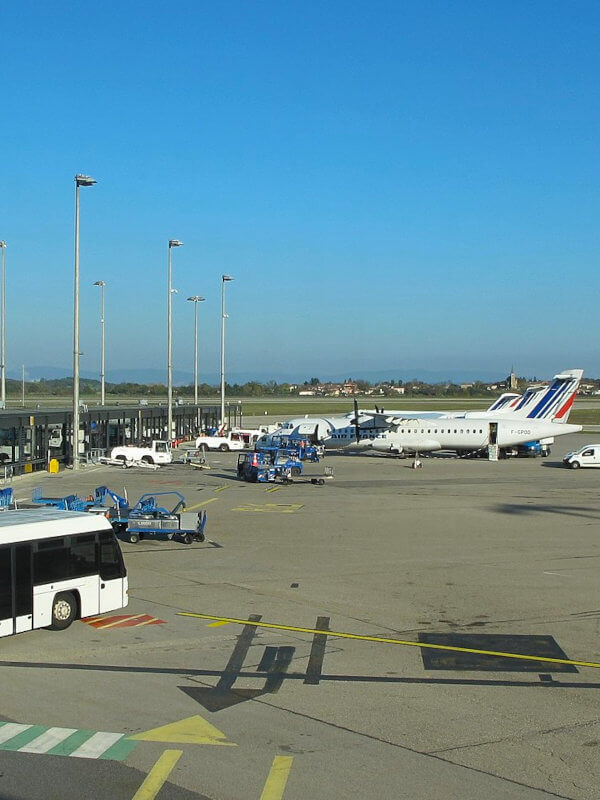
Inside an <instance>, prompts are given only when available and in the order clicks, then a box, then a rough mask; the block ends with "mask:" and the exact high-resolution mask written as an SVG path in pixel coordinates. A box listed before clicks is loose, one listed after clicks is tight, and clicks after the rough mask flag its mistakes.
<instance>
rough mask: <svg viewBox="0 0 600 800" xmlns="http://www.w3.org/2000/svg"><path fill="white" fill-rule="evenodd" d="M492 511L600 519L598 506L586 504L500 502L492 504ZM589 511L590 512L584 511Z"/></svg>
mask: <svg viewBox="0 0 600 800" xmlns="http://www.w3.org/2000/svg"><path fill="white" fill-rule="evenodd" d="M490 510H491V511H495V512H496V513H497V514H523V515H528V514H538V513H539V512H540V511H541V512H546V513H547V514H562V515H564V516H567V517H583V518H584V519H592V520H600V512H599V511H598V509H596V508H586V507H585V506H554V505H545V504H537V503H536V504H535V505H521V504H517V503H499V504H498V505H495V506H490ZM582 512H589V513H582Z"/></svg>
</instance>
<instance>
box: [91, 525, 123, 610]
mask: <svg viewBox="0 0 600 800" xmlns="http://www.w3.org/2000/svg"><path fill="white" fill-rule="evenodd" d="M98 538H99V556H100V557H99V559H98V562H99V563H98V571H99V573H100V598H99V602H100V613H102V612H103V611H112V610H113V609H115V608H122V607H123V606H125V605H127V594H126V585H124V583H125V582H124V581H123V578H124V577H125V576H126V575H127V572H126V570H125V564H124V562H123V556H122V554H121V548H120V547H119V543H118V542H117V540H116V538H115V535H114V533H113V532H112V531H102V532H101V533H100V534H99V535H98Z"/></svg>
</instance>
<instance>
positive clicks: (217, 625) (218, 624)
mask: <svg viewBox="0 0 600 800" xmlns="http://www.w3.org/2000/svg"><path fill="white" fill-rule="evenodd" d="M221 625H229V622H223V621H221V622H209V623H208V625H207V626H206V627H207V628H220V627H221Z"/></svg>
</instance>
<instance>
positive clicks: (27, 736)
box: [0, 725, 48, 750]
mask: <svg viewBox="0 0 600 800" xmlns="http://www.w3.org/2000/svg"><path fill="white" fill-rule="evenodd" d="M47 730H48V726H47V725H32V726H31V727H30V728H28V729H27V730H26V731H23V733H18V734H17V735H16V736H13V738H12V739H9V740H8V741H7V742H2V744H0V750H18V749H19V748H20V747H23V746H24V745H26V744H29V742H32V741H33V740H34V739H37V737H38V736H41V735H42V733H45V732H46V731H47Z"/></svg>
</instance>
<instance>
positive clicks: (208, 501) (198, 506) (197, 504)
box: [185, 497, 219, 511]
mask: <svg viewBox="0 0 600 800" xmlns="http://www.w3.org/2000/svg"><path fill="white" fill-rule="evenodd" d="M218 499H219V498H218V497H211V498H210V499H209V500H203V501H202V502H201V503H196V505H195V506H186V509H185V510H186V511H195V510H196V509H197V508H200V506H206V505H208V504H209V503H214V502H215V500H218Z"/></svg>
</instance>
